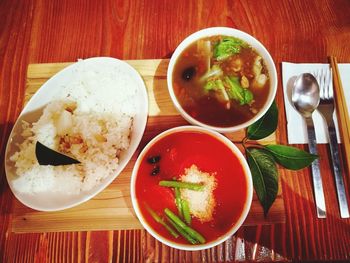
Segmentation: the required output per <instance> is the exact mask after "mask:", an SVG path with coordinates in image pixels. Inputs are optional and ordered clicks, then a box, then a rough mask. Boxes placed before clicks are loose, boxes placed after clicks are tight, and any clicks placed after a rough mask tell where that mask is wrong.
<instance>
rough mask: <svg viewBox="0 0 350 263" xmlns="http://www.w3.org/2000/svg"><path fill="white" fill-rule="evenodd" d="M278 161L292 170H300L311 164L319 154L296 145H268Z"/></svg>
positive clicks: (268, 148) (267, 147)
mask: <svg viewBox="0 0 350 263" xmlns="http://www.w3.org/2000/svg"><path fill="white" fill-rule="evenodd" d="M265 148H266V149H267V150H268V151H269V152H270V153H271V154H272V155H273V157H274V159H275V160H276V162H277V163H279V164H280V165H282V166H283V167H285V168H287V169H291V170H299V169H302V168H305V167H307V166H309V165H310V164H311V163H312V162H313V161H314V160H315V159H317V158H318V155H314V154H310V153H308V152H305V151H303V150H300V149H298V148H296V147H291V146H285V145H278V144H276V145H266V146H265Z"/></svg>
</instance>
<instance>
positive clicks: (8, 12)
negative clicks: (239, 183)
mask: <svg viewBox="0 0 350 263" xmlns="http://www.w3.org/2000/svg"><path fill="white" fill-rule="evenodd" d="M349 14H350V2H349V1H347V0H336V1H331V0H329V1H324V0H322V1H318V0H309V1H288V0H283V1H282V0H281V1H272V0H271V1H268V0H261V1H254V0H252V1H193V2H191V1H157V0H148V1H130V2H123V1H107V0H106V1H44V0H41V1H40V0H38V1H31V0H28V1H12V0H3V1H1V2H0V17H1V19H0V21H1V22H0V32H1V33H0V65H1V66H0V69H1V71H0V76H1V77H0V138H1V139H0V152H1V166H0V167H1V173H0V262H46V261H47V262H82V261H85V262H109V261H111V260H112V261H113V262H116V261H127V262H129V261H133V262H140V261H158V262H159V261H161V262H167V261H175V262H177V261H186V262H189V261H232V260H235V259H236V260H260V261H280V260H282V261H285V260H314V261H315V260H317V261H319V260H324V261H329V260H344V261H346V260H350V220H349V219H341V218H340V215H339V210H338V205H337V199H336V194H335V187H334V182H333V176H332V173H331V170H330V163H329V160H328V158H322V159H321V169H322V172H323V174H322V176H323V180H324V185H325V198H326V205H327V213H328V214H327V219H317V218H316V212H315V206H314V199H313V193H312V182H311V177H310V171H309V169H304V170H301V171H298V172H291V171H287V170H283V171H282V173H281V175H282V176H281V185H282V190H283V198H284V206H285V210H286V223H283V224H274V225H267V226H266V225H265V226H262V225H258V226H250V227H243V228H241V229H240V230H239V231H238V233H237V234H236V235H235V236H233V237H232V238H230V239H229V240H228V241H226V242H225V243H224V244H222V245H219V246H217V247H215V248H213V249H210V250H204V251H199V252H185V251H180V250H175V249H171V248H169V247H167V246H165V245H162V244H161V243H159V242H157V241H156V240H155V239H154V238H152V237H151V236H150V235H149V234H147V232H146V231H144V230H118V231H116V230H115V231H111V230H110V231H82V232H56V233H30V234H17V233H12V232H10V231H9V224H10V222H11V212H12V211H11V209H12V201H13V199H14V196H13V195H12V193H11V191H10V189H9V188H8V185H7V181H6V177H5V171H4V162H3V159H4V158H3V157H4V152H5V145H6V142H7V138H8V136H9V133H10V131H11V128H12V126H13V123H14V122H15V120H16V118H17V116H18V115H19V113H20V111H21V108H22V105H23V100H24V89H25V80H26V72H27V67H28V65H29V64H32V63H45V62H69V61H75V60H76V59H77V58H87V57H93V56H111V57H116V58H120V59H156V58H158V59H159V58H169V57H170V56H171V53H172V52H173V50H174V49H175V47H176V46H177V44H178V43H179V42H180V41H181V40H182V39H183V38H185V37H186V36H187V35H189V34H190V33H192V32H194V31H197V30H199V29H202V28H205V27H210V26H229V27H233V28H237V29H240V30H243V31H246V32H247V33H250V34H252V35H254V36H255V37H256V38H258V39H259V40H260V41H261V42H262V43H264V45H265V46H266V47H267V49H268V50H269V51H270V53H271V55H272V57H273V58H274V60H275V63H276V66H277V72H278V76H279V83H281V82H282V79H281V62H282V61H291V62H323V63H324V62H327V55H329V54H332V55H335V56H337V57H338V59H339V61H340V62H350V45H349V43H350V27H349V25H350V16H349ZM344 86H345V88H350V86H349V84H345V83H344ZM276 101H277V104H278V106H279V109H280V114H279V120H280V121H279V127H278V131H277V140H278V141H279V142H281V143H286V141H287V139H286V122H285V112H284V107H283V98H282V86H281V84H279V86H278V92H277V98H276ZM297 147H300V148H301V149H306V147H305V146H304V145H297ZM318 150H319V152H320V154H321V156H328V154H329V152H328V148H327V145H319V147H318ZM345 183H346V185H347V189H349V185H350V176H349V175H347V177H346V179H345ZM348 194H349V193H348ZM348 200H350V198H349V195H348Z"/></svg>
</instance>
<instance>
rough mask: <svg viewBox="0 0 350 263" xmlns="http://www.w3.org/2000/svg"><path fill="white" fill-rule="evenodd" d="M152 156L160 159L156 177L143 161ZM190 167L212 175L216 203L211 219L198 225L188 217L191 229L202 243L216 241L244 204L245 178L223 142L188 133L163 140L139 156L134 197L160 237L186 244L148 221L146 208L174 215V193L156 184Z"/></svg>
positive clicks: (237, 217) (149, 165)
mask: <svg viewBox="0 0 350 263" xmlns="http://www.w3.org/2000/svg"><path fill="white" fill-rule="evenodd" d="M152 156H160V160H159V162H158V163H157V165H158V166H159V172H158V173H157V174H156V175H152V172H154V167H155V165H154V164H150V163H149V162H148V161H147V159H148V158H150V157H152ZM193 164H194V165H196V166H197V167H198V169H199V170H200V171H201V172H206V173H210V174H214V176H215V178H216V182H217V186H216V188H215V190H214V192H213V194H214V197H215V201H216V205H215V209H214V213H213V219H212V220H211V221H209V222H204V223H202V222H201V221H199V220H198V219H197V218H196V217H193V216H192V223H191V227H192V228H193V229H195V230H196V231H198V232H199V233H201V234H202V235H203V236H204V237H205V239H206V243H207V242H211V241H213V240H216V239H217V238H219V237H220V236H222V235H224V234H225V233H227V232H228V231H229V230H230V229H231V228H232V227H233V226H234V225H235V223H236V222H237V220H238V219H239V217H240V215H241V214H242V212H243V208H244V205H245V203H246V201H247V179H246V176H245V174H244V170H243V167H242V165H241V163H240V160H239V159H238V158H237V157H236V156H235V155H234V154H233V153H232V150H231V149H229V148H228V147H227V146H226V145H225V144H224V143H223V142H221V141H219V140H218V139H216V138H214V137H213V136H211V135H209V134H206V133H201V132H190V131H182V132H177V133H173V134H170V135H168V136H166V137H163V138H162V139H160V140H159V141H158V142H156V143H155V144H154V145H153V146H152V147H151V148H150V149H149V150H148V152H147V153H146V154H145V155H144V156H143V159H142V161H141V163H140V166H139V170H138V171H137V176H136V182H135V195H136V198H137V202H138V205H139V207H140V210H141V213H142V215H143V217H144V219H145V220H146V221H147V223H148V225H149V226H151V228H153V230H154V231H155V232H157V233H158V234H160V235H161V236H163V237H164V238H166V239H168V240H172V241H174V242H177V243H182V244H189V242H188V241H187V240H186V239H184V238H183V237H181V236H180V237H178V238H174V237H173V236H171V235H170V234H169V232H168V231H167V230H166V229H165V228H164V226H162V225H161V224H159V223H157V222H156V221H155V220H154V219H153V218H152V216H151V215H150V213H149V211H148V210H147V209H146V205H148V206H149V207H150V208H151V209H152V210H154V211H155V212H156V213H157V214H158V215H159V216H161V217H164V218H165V214H164V209H165V208H169V209H170V210H172V211H173V212H174V213H176V214H178V212H177V207H176V204H175V197H174V190H173V189H172V188H168V187H163V186H159V181H161V180H173V179H179V178H180V176H181V175H183V174H184V173H185V169H186V168H190V167H191V166H192V165H193Z"/></svg>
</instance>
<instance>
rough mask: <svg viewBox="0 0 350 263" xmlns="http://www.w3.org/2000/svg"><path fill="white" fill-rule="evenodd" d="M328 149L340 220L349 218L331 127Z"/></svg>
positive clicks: (337, 153) (335, 141) (336, 146)
mask: <svg viewBox="0 0 350 263" xmlns="http://www.w3.org/2000/svg"><path fill="white" fill-rule="evenodd" d="M328 134H329V147H330V149H331V157H332V163H333V172H334V179H335V187H336V189H337V196H338V203H339V209H340V216H341V218H349V217H350V216H349V208H348V202H347V200H346V193H345V186H344V180H343V177H342V169H341V163H340V154H339V148H338V141H337V134H336V131H335V128H334V126H333V125H329V126H328Z"/></svg>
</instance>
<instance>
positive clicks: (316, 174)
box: [305, 117, 326, 218]
mask: <svg viewBox="0 0 350 263" xmlns="http://www.w3.org/2000/svg"><path fill="white" fill-rule="evenodd" d="M305 119H306V125H307V135H308V139H309V151H310V153H312V154H317V143H316V135H315V129H314V123H313V121H312V118H311V117H310V118H305ZM311 172H312V181H313V186H314V192H315V202H316V210H317V217H318V218H325V217H326V204H325V200H324V194H323V186H322V179H321V171H320V162H319V160H318V159H316V160H315V161H313V162H312V164H311Z"/></svg>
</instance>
